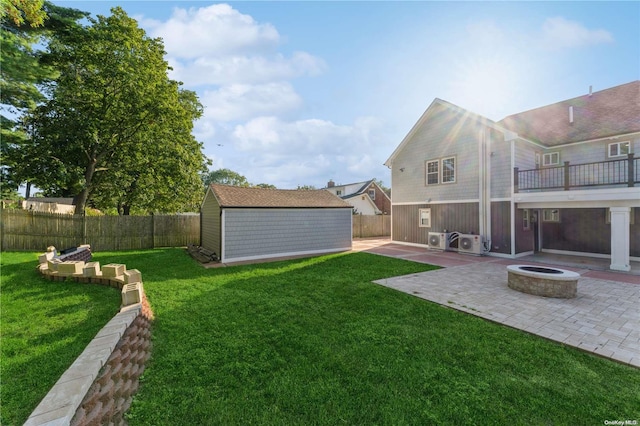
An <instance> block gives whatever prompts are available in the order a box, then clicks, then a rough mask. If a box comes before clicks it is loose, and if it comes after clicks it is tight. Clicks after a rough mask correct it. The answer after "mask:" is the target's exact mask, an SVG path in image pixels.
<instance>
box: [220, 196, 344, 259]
mask: <svg viewBox="0 0 640 426" xmlns="http://www.w3.org/2000/svg"><path fill="white" fill-rule="evenodd" d="M349 247H351V209H332V208H324V209H225V260H233V259H236V258H247V257H248V258H251V257H269V256H272V257H275V256H277V255H278V254H284V253H287V254H292V253H301V252H310V251H318V252H320V251H325V250H326V251H332V250H339V249H344V248H349Z"/></svg>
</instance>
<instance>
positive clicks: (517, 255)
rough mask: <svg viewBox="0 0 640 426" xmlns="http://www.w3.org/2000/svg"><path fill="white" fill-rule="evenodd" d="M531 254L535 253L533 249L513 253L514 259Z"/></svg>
mask: <svg viewBox="0 0 640 426" xmlns="http://www.w3.org/2000/svg"><path fill="white" fill-rule="evenodd" d="M533 254H535V253H534V251H533V250H531V251H523V252H522V253H518V254H516V255H514V259H517V258H519V257H525V256H531V255H533Z"/></svg>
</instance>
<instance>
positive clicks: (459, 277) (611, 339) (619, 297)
mask: <svg viewBox="0 0 640 426" xmlns="http://www.w3.org/2000/svg"><path fill="white" fill-rule="evenodd" d="M354 249H355V250H363V251H367V252H370V253H376V254H381V255H385V256H393V257H399V258H404V259H407V260H413V261H419V262H424V263H432V264H438V265H440V266H445V268H444V269H439V270H436V271H429V272H423V273H419V274H412V275H407V276H401V277H394V278H389V279H384V280H379V281H376V283H377V284H380V285H383V286H386V287H390V288H394V289H396V290H400V291H403V292H405V293H409V294H412V295H414V296H416V297H420V298H422V299H426V300H429V301H432V302H435V303H439V304H441V305H444V306H449V307H451V308H453V309H457V310H460V311H463V312H467V313H470V314H472V315H476V316H479V317H482V318H486V319H488V320H491V321H494V322H497V323H500V324H504V325H507V326H510V327H514V328H518V329H521V330H524V331H527V332H529V333H533V334H536V335H539V336H542V337H544V338H547V339H550V340H554V341H557V342H561V343H564V344H566V345H569V346H574V347H577V348H579V349H582V350H585V351H588V352H592V353H594V354H597V355H600V356H603V357H607V358H611V359H613V360H616V361H618V362H621V363H625V364H629V365H631V366H634V367H639V368H640V276H637V275H630V274H618V273H615V272H605V271H592V270H590V269H587V268H582V269H576V268H571V267H564V266H562V267H563V269H568V270H573V271H575V272H578V273H580V274H581V278H580V280H579V282H578V296H577V297H576V298H575V299H554V298H545V297H539V296H532V295H529V294H524V293H520V292H518V291H515V290H512V289H510V288H509V287H508V286H507V271H506V266H507V265H512V264H522V263H523V261H522V259H502V258H494V257H486V256H483V257H475V256H465V255H460V254H457V253H451V252H449V253H441V252H429V251H427V250H425V249H424V248H419V247H410V246H404V245H399V244H392V243H390V242H389V241H388V240H386V242H385V240H377V241H375V240H369V241H367V240H360V241H357V242H354ZM556 260H557V259H556ZM526 263H529V262H526ZM539 264H540V263H539ZM555 266H556V267H557V266H558V265H557V263H555ZM594 274H595V276H594ZM603 278H605V279H603Z"/></svg>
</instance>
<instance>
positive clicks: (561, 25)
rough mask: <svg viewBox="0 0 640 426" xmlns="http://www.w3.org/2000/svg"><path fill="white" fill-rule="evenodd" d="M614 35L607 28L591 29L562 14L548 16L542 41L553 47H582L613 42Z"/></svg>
mask: <svg viewBox="0 0 640 426" xmlns="http://www.w3.org/2000/svg"><path fill="white" fill-rule="evenodd" d="M612 42H613V36H612V35H611V33H609V32H608V31H606V30H603V29H597V30H590V29H588V28H586V27H585V26H584V25H582V24H581V23H579V22H575V21H569V20H567V19H565V18H563V17H561V16H557V17H554V18H547V19H546V20H545V21H544V24H543V25H542V43H543V45H544V46H546V47H548V48H552V49H562V48H571V47H582V46H589V45H594V44H602V43H612Z"/></svg>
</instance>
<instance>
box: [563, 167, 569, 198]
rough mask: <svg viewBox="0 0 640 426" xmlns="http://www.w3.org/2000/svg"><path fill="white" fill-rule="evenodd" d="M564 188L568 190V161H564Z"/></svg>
mask: <svg viewBox="0 0 640 426" xmlns="http://www.w3.org/2000/svg"><path fill="white" fill-rule="evenodd" d="M564 190H565V191H568V190H569V162H568V161H565V162H564Z"/></svg>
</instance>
